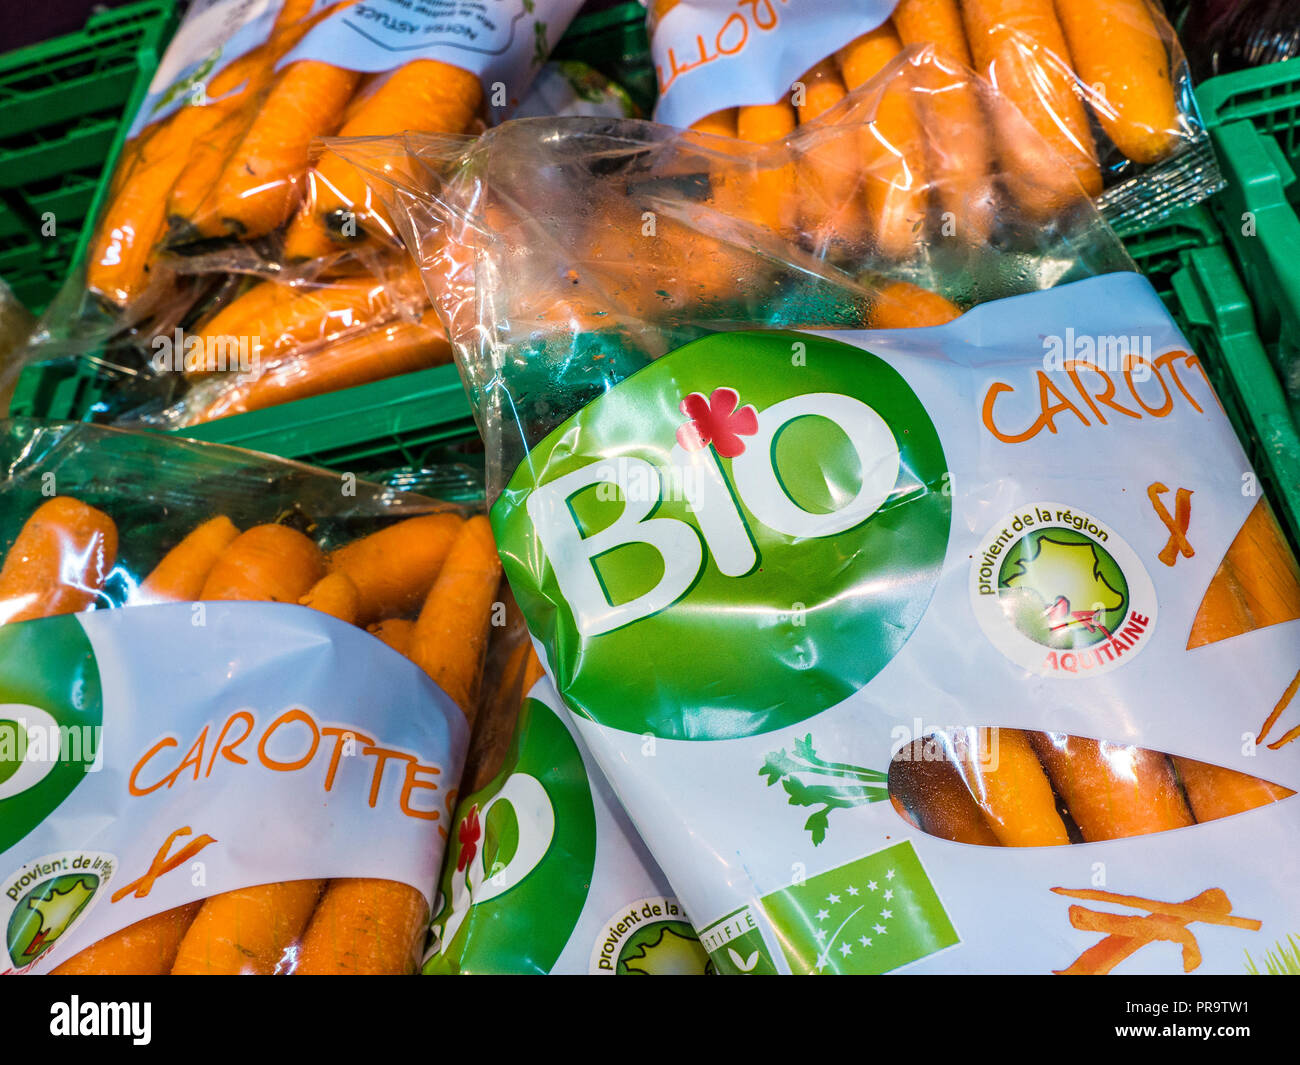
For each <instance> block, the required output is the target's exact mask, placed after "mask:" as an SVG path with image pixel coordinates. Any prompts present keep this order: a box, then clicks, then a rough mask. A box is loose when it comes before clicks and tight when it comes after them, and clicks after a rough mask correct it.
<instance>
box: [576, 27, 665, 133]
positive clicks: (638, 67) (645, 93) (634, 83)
mask: <svg viewBox="0 0 1300 1065" xmlns="http://www.w3.org/2000/svg"><path fill="white" fill-rule="evenodd" d="M551 58H552V59H555V60H578V61H579V62H582V63H586V64H587V65H588V66H590V67H594V68H595V69H596V70H598V71H600V72H601V73H602V74H604V75H605V77H607V78H609V79H610V80H611V81H614V82H617V83H618V84H619V85H622V86H623V88H625V89H626V90H627V93H628V95H629V96H631V97H632V100H633V101H634V102H635V103H636V105H637V107H639V108H640V109H641V112H642V114H644V115H645V116H646V117H649V115H650V112H651V111H652V110H653V109H654V103H655V97H656V96H657V95H658V93H659V87H658V85H656V84H655V69H654V63H652V62H651V60H650V37H649V34H648V31H647V30H646V14H645V8H644V7H642V6H641V5H640V4H637V3H623V4H615V5H614V6H613V7H609V8H606V9H605V10H604V11H593V12H591V13H590V14H587V15H579V16H578V17H577V18H576V19H574V20H573V22H572V23H571V24H570V26H569V30H568V32H567V33H566V34H565V35H564V37H563V38H562V39H561V40H560V43H559V44H558V45H556V48H555V51H554V52H553V53H552V55H551Z"/></svg>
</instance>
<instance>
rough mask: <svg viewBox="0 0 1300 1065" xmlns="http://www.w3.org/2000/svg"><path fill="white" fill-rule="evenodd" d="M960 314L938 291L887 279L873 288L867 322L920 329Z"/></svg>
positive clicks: (895, 327)
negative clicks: (873, 298)
mask: <svg viewBox="0 0 1300 1065" xmlns="http://www.w3.org/2000/svg"><path fill="white" fill-rule="evenodd" d="M959 317H961V309H960V308H959V307H957V306H956V305H955V304H953V303H951V302H949V301H948V300H947V299H945V298H944V297H943V296H941V295H939V293H937V292H931V291H930V290H929V289H924V288H921V286H920V285H914V284H912V283H911V282H910V281H886V282H883V283H882V284H881V285H880V287H879V288H877V289H876V294H875V302H874V303H873V304H872V306H871V312H870V315H869V318H868V322H869V324H870V326H871V328H872V329H919V328H923V327H925V326H930V325H943V324H944V323H945V322H951V321H952V320H953V319H954V318H959Z"/></svg>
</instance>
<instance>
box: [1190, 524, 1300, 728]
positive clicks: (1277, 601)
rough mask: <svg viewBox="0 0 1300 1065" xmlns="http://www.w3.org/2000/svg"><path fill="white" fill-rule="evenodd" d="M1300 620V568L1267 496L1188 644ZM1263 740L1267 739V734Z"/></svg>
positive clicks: (1215, 583)
mask: <svg viewBox="0 0 1300 1065" xmlns="http://www.w3.org/2000/svg"><path fill="white" fill-rule="evenodd" d="M1296 618H1300V566H1297V565H1296V560H1295V556H1294V555H1293V554H1292V553H1291V548H1290V547H1289V546H1288V545H1287V542H1286V540H1285V539H1284V538H1283V536H1282V530H1281V529H1280V528H1279V527H1278V524H1277V519H1276V518H1274V517H1273V512H1272V510H1271V509H1270V508H1269V505H1268V502H1267V501H1266V500H1260V501H1259V502H1258V503H1257V504H1255V506H1254V508H1253V509H1252V510H1251V512H1250V514H1249V515H1248V516H1247V518H1246V521H1245V522H1244V523H1243V524H1242V527H1241V528H1240V529H1239V530H1238V532H1237V535H1236V536H1235V537H1234V538H1233V540H1232V543H1231V544H1230V545H1229V546H1228V550H1227V551H1226V552H1225V553H1224V556H1223V560H1222V561H1221V562H1220V563H1219V567H1218V569H1217V570H1216V571H1215V574H1214V577H1213V579H1212V580H1211V581H1210V586H1209V587H1208V588H1207V589H1206V591H1205V595H1204V597H1203V598H1202V600H1201V604H1200V606H1199V607H1198V608H1197V611H1196V617H1195V618H1194V619H1193V621H1192V631H1191V635H1190V637H1189V638H1188V641H1187V646H1188V648H1189V649H1190V648H1193V647H1201V646H1203V645H1204V644H1207V643H1215V642H1216V641H1218V640H1226V639H1228V638H1229V637H1232V636H1239V635H1241V634H1242V633H1244V632H1250V631H1251V630H1253V629H1258V628H1263V627H1265V626H1267V625H1277V624H1279V623H1281V622H1283V621H1292V620H1295V619H1296ZM1261 738H1262V737H1261Z"/></svg>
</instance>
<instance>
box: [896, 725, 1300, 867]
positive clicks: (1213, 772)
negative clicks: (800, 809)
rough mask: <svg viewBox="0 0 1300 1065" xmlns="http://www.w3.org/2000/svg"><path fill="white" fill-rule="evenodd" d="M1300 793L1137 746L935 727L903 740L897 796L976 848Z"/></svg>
mask: <svg viewBox="0 0 1300 1065" xmlns="http://www.w3.org/2000/svg"><path fill="white" fill-rule="evenodd" d="M1293 794H1294V792H1292V791H1291V789H1289V788H1285V787H1282V786H1281V785H1278V784H1272V783H1270V782H1268V781H1266V780H1262V779H1260V778H1259V777H1254V776H1250V775H1248V774H1246V773H1240V772H1238V771H1237V770H1235V769H1226V768H1224V767H1222V766H1216V765H1210V764H1209V763H1207V762H1198V761H1194V760H1193V759H1190V758H1182V757H1179V756H1177V755H1166V754H1162V753H1160V752H1159V751H1152V750H1148V749H1147V748H1144V747H1134V746H1132V745H1131V744H1123V743H1110V742H1107V741H1105V740H1097V739H1088V738H1085V737H1080V736H1067V735H1064V734H1063V733H1057V732H1032V731H1027V730H1023V729H1012V728H963V729H947V730H943V731H936V732H932V733H930V734H929V735H927V736H926V737H925V738H924V739H921V740H916V741H914V742H913V743H911V744H908V745H906V746H904V747H903V748H901V749H900V750H899V752H898V753H897V754H896V755H895V756H894V759H893V761H892V762H891V763H890V768H889V795H890V800H891V801H892V802H893V804H894V808H895V809H896V810H898V812H899V814H900V816H902V817H903V818H904V820H906V821H908V822H909V823H911V824H913V825H914V826H915V827H916V828H918V829H919V830H920V831H922V832H926V833H928V834H929V835H932V836H939V837H941V838H943V839H948V840H953V841H954V842H957V843H970V844H975V845H978V846H1003V847H1050V846H1060V845H1063V844H1068V843H1099V842H1102V841H1103V840H1109V839H1121V838H1123V837H1127V836H1144V835H1149V834H1150V833H1153V832H1165V831H1168V830H1169V829H1174V828H1186V827H1189V826H1191V825H1194V824H1198V823H1202V822H1205V821H1214V820H1217V819H1218V818H1221V817H1229V816H1231V815H1233V814H1239V813H1245V812H1246V811H1247V810H1253V809H1255V808H1256V807H1259V806H1263V805H1266V804H1267V803H1271V802H1277V801H1279V800H1281V799H1285V798H1287V797H1289V796H1291V795H1293Z"/></svg>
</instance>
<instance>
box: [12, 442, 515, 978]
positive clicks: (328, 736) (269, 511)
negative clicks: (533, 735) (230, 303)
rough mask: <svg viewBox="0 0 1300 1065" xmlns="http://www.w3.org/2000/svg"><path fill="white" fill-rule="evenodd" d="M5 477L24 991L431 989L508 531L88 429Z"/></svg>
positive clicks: (230, 459)
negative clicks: (285, 977) (36, 980)
mask: <svg viewBox="0 0 1300 1065" xmlns="http://www.w3.org/2000/svg"><path fill="white" fill-rule="evenodd" d="M0 461H2V462H3V465H4V468H5V470H6V472H7V474H8V475H9V477H8V479H7V480H6V482H5V484H4V486H3V488H2V489H0V496H3V506H0V552H2V553H3V565H2V567H0V693H2V701H3V703H4V709H3V710H0V757H2V758H3V763H0V764H3V765H4V767H5V769H6V772H5V773H4V774H3V778H2V779H0V812H2V813H3V817H0V824H2V825H3V834H2V835H0V869H2V870H3V872H2V873H0V876H2V877H3V882H4V891H3V894H2V895H0V907H3V914H4V916H3V920H4V925H3V927H4V928H5V929H6V930H7V932H6V935H7V938H6V940H5V943H4V949H5V957H4V961H3V968H4V969H5V970H7V971H20V972H36V973H42V972H55V973H80V974H87V973H121V974H127V973H140V974H145V973H154V974H163V973H174V974H192V973H267V974H270V973H299V974H308V973H406V972H414V971H415V970H416V968H417V966H418V965H419V961H420V957H421V954H422V951H423V946H424V941H425V936H426V933H427V929H428V921H429V913H430V902H431V900H432V897H433V894H434V887H435V883H436V880H437V873H438V869H439V868H440V865H441V859H442V855H443V850H444V846H445V843H446V838H447V830H448V825H449V822H450V815H451V811H452V810H453V809H454V806H455V795H456V791H457V787H458V781H459V777H460V772H461V767H462V763H463V759H464V755H465V751H466V746H467V742H468V732H469V723H468V722H467V717H470V716H472V715H473V713H474V712H475V709H476V707H477V705H478V702H479V698H480V693H479V687H480V683H481V682H480V675H481V671H482V668H483V661H484V657H485V646H486V644H487V643H488V640H489V635H490V633H491V632H493V631H497V630H494V628H493V621H494V619H496V620H497V621H500V617H499V616H498V615H499V614H500V611H501V610H503V609H504V606H503V605H501V604H500V600H499V593H498V586H499V583H500V576H501V567H500V562H499V560H498V558H497V555H496V552H495V549H494V547H493V543H492V536H491V532H490V530H489V528H488V524H487V520H486V518H484V517H483V516H482V515H478V516H470V515H469V514H468V513H467V511H466V510H464V509H462V508H457V507H450V506H446V505H443V504H439V503H435V502H434V501H432V500H429V499H426V498H422V497H419V496H415V495H407V494H403V493H401V492H395V491H392V490H390V489H386V488H381V487H379V486H377V485H370V484H367V483H366V482H364V481H357V480H356V479H355V478H354V477H350V476H338V475H335V474H330V473H327V472H326V471H323V470H317V469H313V468H310V467H306V466H301V465H298V464H294V463H286V462H282V461H279V460H274V459H271V458H269V457H266V456H262V455H258V454H255V453H252V452H244V451H240V450H237V449H233V448H222V447H216V446H211V445H199V444H195V443H192V442H188V441H183V440H178V439H174V438H169V437H162V436H158V435H155V434H149V433H131V432H126V431H123V430H115V429H106V428H100V427H92V426H87V425H64V424H53V423H49V424H46V423H34V422H26V421H11V422H5V423H0ZM385 645H387V646H385Z"/></svg>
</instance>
